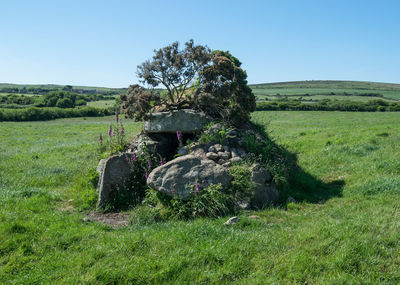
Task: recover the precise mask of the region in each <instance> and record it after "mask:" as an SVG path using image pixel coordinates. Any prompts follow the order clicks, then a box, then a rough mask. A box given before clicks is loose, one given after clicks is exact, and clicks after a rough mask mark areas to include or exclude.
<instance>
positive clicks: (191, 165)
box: [147, 155, 232, 200]
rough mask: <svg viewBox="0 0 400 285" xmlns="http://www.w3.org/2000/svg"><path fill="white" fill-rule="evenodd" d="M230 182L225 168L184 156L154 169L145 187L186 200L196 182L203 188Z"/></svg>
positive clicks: (227, 184)
mask: <svg viewBox="0 0 400 285" xmlns="http://www.w3.org/2000/svg"><path fill="white" fill-rule="evenodd" d="M231 180H232V177H231V175H230V173H229V171H228V170H227V169H226V168H225V167H223V166H221V165H218V164H216V163H215V162H213V161H211V160H201V159H199V158H197V157H195V156H194V155H185V156H182V157H178V158H177V159H174V160H172V161H170V162H168V163H166V164H164V165H162V166H159V167H157V168H155V169H154V170H153V171H152V172H151V173H150V175H149V177H148V179H147V185H148V186H150V187H151V188H153V189H155V190H157V191H160V192H162V193H165V194H167V195H170V196H174V197H178V198H180V199H182V200H187V199H188V198H189V197H190V195H191V191H192V190H193V186H194V185H195V184H196V182H198V183H204V184H203V185H204V186H203V187H207V186H209V185H210V184H219V183H220V184H221V185H222V186H224V187H226V186H229V185H230V183H231Z"/></svg>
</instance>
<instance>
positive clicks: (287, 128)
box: [0, 112, 400, 284]
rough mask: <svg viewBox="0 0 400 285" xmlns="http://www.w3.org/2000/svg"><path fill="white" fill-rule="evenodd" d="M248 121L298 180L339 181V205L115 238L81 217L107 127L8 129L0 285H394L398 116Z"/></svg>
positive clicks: (399, 268) (133, 231) (0, 194)
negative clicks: (266, 134) (305, 176)
mask: <svg viewBox="0 0 400 285" xmlns="http://www.w3.org/2000/svg"><path fill="white" fill-rule="evenodd" d="M253 117H254V120H255V121H256V122H260V123H262V124H265V125H267V127H268V129H269V131H270V132H271V134H272V136H273V137H275V138H276V140H277V141H278V142H279V143H281V144H283V145H285V146H286V147H288V148H289V149H290V150H291V151H294V152H297V153H298V155H299V164H300V165H301V167H303V169H305V170H306V171H308V172H309V173H311V174H312V175H314V176H316V177H317V178H319V179H321V180H323V181H325V182H330V181H336V180H343V181H344V182H345V187H344V188H343V189H342V194H341V195H339V194H338V195H337V197H333V198H331V199H329V200H328V201H327V202H325V203H307V202H306V201H304V202H302V203H298V204H289V207H288V209H287V210H285V209H279V208H278V209H269V210H265V211H260V212H256V214H257V215H259V216H261V219H259V220H252V219H249V218H247V216H248V215H249V214H252V213H247V212H244V213H242V215H241V218H242V219H241V221H240V222H239V223H238V224H236V225H234V226H231V227H226V226H223V225H222V223H223V222H224V221H225V220H226V218H221V219H216V220H208V219H199V220H195V221H191V222H168V223H160V224H151V225H132V226H130V227H126V228H122V229H111V228H109V227H106V226H103V225H100V224H96V223H87V222H84V221H83V220H82V217H83V215H82V213H81V212H79V211H78V209H79V208H82V207H85V205H86V204H87V203H89V204H90V203H92V202H93V199H94V198H95V195H94V193H93V190H92V189H91V188H90V187H88V186H87V187H85V186H84V185H85V180H84V179H83V178H82V177H83V175H84V174H85V173H86V171H87V169H88V168H90V167H93V166H95V165H96V155H95V146H96V141H97V136H98V133H99V132H103V134H104V133H105V132H106V130H107V127H108V125H109V122H110V121H111V118H90V119H87V120H84V119H63V120H56V121H50V122H27V123H1V125H0V204H1V205H2V206H1V207H0V283H8V284H10V283H11V284H12V283H15V284H24V283H29V284H32V283H42V282H43V283H53V284H54V283H67V284H76V283H87V284H93V283H100V284H105V283H107V284H112V283H117V282H118V283H122V284H124V283H135V284H143V283H161V282H162V283H184V282H187V283H194V282H198V283H200V282H202V283H212V282H214V283H230V282H232V281H236V282H238V283H242V284H249V283H305V282H308V283H309V284H315V283H318V284H326V283H339V284H352V283H353V284H359V283H369V284H377V283H388V284H393V283H398V282H399V281H400V224H399V222H398V221H399V217H400V210H399V203H400V202H399V199H398V198H399V196H398V195H399V192H400V179H399V177H398V174H399V170H400V162H399V161H400V145H399V144H398V141H399V139H400V137H399V133H400V132H399V131H400V115H399V114H397V113H340V112H257V113H255V114H254V116H253ZM126 126H127V129H128V131H129V133H131V134H133V133H134V132H136V131H137V130H138V129H139V128H140V124H128V125H126ZM78 189H79V192H77V190H78ZM309 191H310V192H312V191H321V189H309ZM70 199H73V201H71V200H70ZM91 201H92V202H91ZM74 205H75V208H74Z"/></svg>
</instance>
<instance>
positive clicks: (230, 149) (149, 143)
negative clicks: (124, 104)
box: [97, 109, 279, 209]
mask: <svg viewBox="0 0 400 285" xmlns="http://www.w3.org/2000/svg"><path fill="white" fill-rule="evenodd" d="M211 121H212V119H211V118H210V117H208V116H207V115H205V114H204V113H201V112H198V111H194V110H191V109H184V110H176V111H170V112H159V113H153V114H152V116H151V118H150V119H149V120H148V121H146V122H145V123H144V128H143V131H142V132H140V133H139V134H138V135H136V137H135V138H134V140H133V142H132V143H131V145H130V148H129V149H128V150H127V151H126V152H125V153H122V154H119V155H114V156H112V157H109V158H108V159H102V160H101V161H100V162H99V165H98V167H97V171H98V173H99V182H98V187H97V190H98V193H99V200H98V206H99V207H104V206H106V205H107V203H109V201H110V197H112V194H113V191H116V189H119V190H121V189H122V190H123V191H125V190H124V187H126V183H127V182H128V181H129V180H130V179H131V168H130V164H129V160H130V159H132V157H133V156H134V155H135V154H136V153H140V152H141V151H143V149H144V148H146V151H147V152H148V153H151V154H154V155H159V156H160V157H163V158H166V160H167V162H166V163H165V164H163V165H160V166H158V167H156V168H155V169H153V170H152V171H151V172H150V173H149V174H148V178H147V186H148V187H149V188H152V189H154V190H157V191H159V192H162V193H164V194H166V195H170V196H173V197H175V198H179V199H182V200H187V199H188V198H189V197H190V195H192V190H193V185H195V184H196V183H198V182H201V183H202V185H203V186H204V187H207V186H208V185H211V184H221V185H222V186H223V187H229V186H230V185H231V183H232V180H233V177H232V175H231V174H230V172H229V168H230V167H231V166H232V165H233V164H235V163H238V162H240V161H242V160H243V159H246V157H247V155H248V153H247V152H246V150H245V148H244V139H243V136H242V133H243V129H235V128H231V129H229V132H228V133H227V134H226V139H224V141H223V144H220V143H219V142H210V143H204V144H195V145H194V146H193V145H191V147H188V146H185V145H186V142H187V140H189V139H190V140H192V139H194V138H195V137H196V135H198V134H199V133H201V132H202V131H204V128H205V126H206V125H208V124H209V123H210V122H211ZM221 127H222V125H221V124H219V123H216V124H214V125H212V126H211V127H210V128H208V130H206V132H207V133H208V134H209V135H213V134H215V133H216V132H219V131H220V130H221ZM177 130H179V132H180V135H181V136H182V138H181V139H182V142H183V144H181V146H180V144H179V141H178V139H177ZM177 154H178V155H179V156H178V157H176V156H177ZM250 167H251V182H252V183H253V185H254V187H253V189H252V195H251V197H249V200H248V201H237V202H238V204H239V206H240V207H241V208H243V209H246V208H250V207H252V208H262V207H264V206H267V205H271V204H273V203H275V202H276V201H277V199H278V197H279V192H278V190H277V188H276V187H275V185H274V183H273V182H272V178H273V177H272V176H271V173H270V172H269V171H268V170H267V169H265V168H264V167H263V166H261V165H260V164H257V163H255V164H253V165H251V166H250ZM126 191H134V189H127V190H126ZM114 194H115V193H114Z"/></svg>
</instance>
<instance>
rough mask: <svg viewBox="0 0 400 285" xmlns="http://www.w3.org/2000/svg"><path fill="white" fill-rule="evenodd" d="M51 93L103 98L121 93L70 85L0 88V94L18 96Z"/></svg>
mask: <svg viewBox="0 0 400 285" xmlns="http://www.w3.org/2000/svg"><path fill="white" fill-rule="evenodd" d="M53 91H69V92H73V93H77V94H102V95H104V96H115V95H119V94H120V93H121V92H118V91H114V90H98V89H80V88H74V87H73V86H71V85H66V86H64V87H59V88H54V87H53V88H51V87H48V88H42V87H28V88H27V87H20V88H18V87H5V88H0V93H19V94H38V95H44V94H47V93H49V92H53Z"/></svg>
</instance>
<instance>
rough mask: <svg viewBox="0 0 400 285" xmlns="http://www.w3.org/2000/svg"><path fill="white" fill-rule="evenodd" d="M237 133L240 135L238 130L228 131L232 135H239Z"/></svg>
mask: <svg viewBox="0 0 400 285" xmlns="http://www.w3.org/2000/svg"><path fill="white" fill-rule="evenodd" d="M237 135H238V132H237V131H236V130H232V131H230V132H229V133H228V136H232V137H234V136H237Z"/></svg>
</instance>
